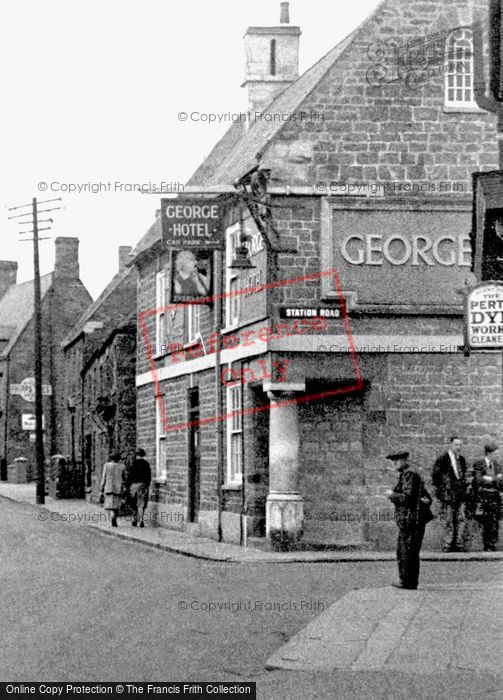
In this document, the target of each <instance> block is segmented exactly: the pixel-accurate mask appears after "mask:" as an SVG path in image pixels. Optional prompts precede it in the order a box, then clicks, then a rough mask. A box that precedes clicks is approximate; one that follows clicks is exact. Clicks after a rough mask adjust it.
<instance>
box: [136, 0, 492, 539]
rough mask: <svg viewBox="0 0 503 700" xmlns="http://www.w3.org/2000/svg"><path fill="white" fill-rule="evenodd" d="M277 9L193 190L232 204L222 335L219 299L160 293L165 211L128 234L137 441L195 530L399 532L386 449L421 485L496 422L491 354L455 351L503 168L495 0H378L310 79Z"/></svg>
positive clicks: (229, 535)
mask: <svg viewBox="0 0 503 700" xmlns="http://www.w3.org/2000/svg"><path fill="white" fill-rule="evenodd" d="M282 7H283V9H282V21H281V23H280V24H279V25H278V26H273V27H250V28H249V29H248V30H247V32H246V35H245V42H246V56H247V64H246V66H247V68H246V76H245V87H246V88H247V89H248V96H249V111H248V112H247V113H246V114H244V115H243V118H242V119H241V118H240V119H236V120H235V123H234V124H233V125H232V126H231V127H230V129H229V130H228V132H227V133H226V134H225V135H224V137H223V138H222V139H221V141H220V142H219V143H218V144H217V145H216V146H215V148H214V150H213V151H212V152H211V153H210V155H209V156H208V157H207V158H206V160H205V161H204V163H203V164H202V165H201V167H200V168H199V169H198V170H197V171H196V173H195V174H194V176H193V177H192V179H191V180H190V181H189V182H188V185H187V187H186V193H188V192H192V193H194V195H197V196H199V197H201V198H203V199H204V198H206V200H210V201H212V202H217V203H218V204H219V205H220V206H221V207H222V208H223V210H224V222H223V225H224V230H225V250H224V253H223V255H222V257H221V259H218V256H217V258H216V262H215V265H216V276H217V279H218V278H219V279H220V282H221V285H222V289H223V290H224V291H225V293H226V295H225V299H224V302H223V324H222V329H221V333H220V329H219V328H218V327H216V326H215V323H216V322H217V321H218V313H217V311H218V304H217V302H215V303H214V304H213V305H208V304H206V305H201V306H197V305H188V306H185V307H183V306H180V305H172V304H170V302H171V301H172V297H170V291H171V287H172V279H171V275H170V270H171V257H172V255H173V251H171V250H169V249H167V247H166V246H164V245H163V243H162V240H161V222H160V221H159V220H158V221H157V222H156V223H155V224H154V225H153V226H152V227H151V229H150V230H149V231H148V233H147V234H146V235H145V237H144V238H143V240H142V241H141V242H140V244H139V245H138V246H137V248H136V249H135V251H134V252H133V255H134V261H135V264H136V266H137V268H138V272H139V295H138V305H139V315H140V318H143V325H144V333H143V336H140V337H142V338H143V340H142V342H141V343H140V344H139V347H138V362H137V378H136V384H137V389H138V403H137V414H138V420H137V431H138V440H139V443H141V444H142V445H155V461H156V469H157V479H156V486H155V489H154V490H153V500H154V507H155V508H157V509H162V510H163V512H165V513H175V512H176V513H178V514H180V515H181V516H182V518H183V521H184V523H185V525H184V526H185V527H186V529H187V530H189V531H192V532H199V533H201V534H203V535H209V536H212V537H215V538H218V539H224V540H233V541H236V540H241V541H242V540H243V538H244V534H245V533H246V534H247V535H249V536H256V537H266V536H267V537H268V538H269V539H270V540H271V541H272V542H273V543H274V544H275V545H276V546H278V547H289V546H301V545H302V543H303V544H304V545H305V546H355V547H356V546H365V547H368V546H374V547H378V548H390V547H394V543H395V528H394V522H393V509H392V507H391V505H390V503H389V501H388V500H387V499H386V497H385V495H384V492H385V490H386V489H388V488H390V487H392V486H393V485H394V483H395V481H396V475H395V473H394V472H393V469H392V465H391V464H390V463H389V462H387V461H386V459H385V456H386V454H387V453H388V452H390V451H391V450H394V449H397V448H400V449H404V448H406V449H408V450H409V451H410V453H411V460H412V462H413V464H415V465H417V466H419V467H420V468H421V469H422V470H423V473H424V476H425V478H426V480H427V481H428V479H429V475H430V470H431V466H432V464H433V461H434V458H435V457H436V455H437V454H438V453H440V452H441V451H442V450H444V449H445V448H446V444H447V442H448V440H449V438H450V436H451V435H458V436H460V437H461V438H463V440H464V441H465V454H466V456H467V457H468V459H469V460H470V459H474V458H475V457H477V456H479V455H480V454H481V441H482V438H483V436H484V435H485V434H490V435H492V436H494V437H496V438H497V439H498V440H501V439H502V438H503V434H502V428H501V426H502V417H503V411H502V409H503V406H502V393H501V386H502V358H501V352H499V351H494V350H487V351H483V350H481V351H476V352H472V353H471V354H470V355H469V356H467V355H465V353H464V347H463V346H464V340H463V303H462V302H463V290H464V289H466V287H467V285H470V284H471V283H472V282H473V280H474V277H473V274H472V271H471V265H472V247H471V238H470V232H471V219H472V177H473V173H474V172H478V171H487V170H492V169H494V168H496V167H497V166H498V146H497V138H496V137H497V120H496V117H495V115H494V114H492V113H489V112H487V111H485V110H484V109H482V108H481V107H480V106H479V104H477V100H476V97H477V99H478V98H479V97H480V93H481V92H484V90H488V86H489V68H488V59H487V55H488V51H487V41H488V37H487V27H488V18H489V2H488V1H487V0H458V2H456V3H455V4H452V3H448V4H446V3H445V2H444V1H443V0H430V2H428V3H425V2H424V1H423V0H408V2H407V3H404V2H403V0H384V2H382V3H380V5H379V6H378V8H377V9H376V10H375V12H374V13H373V14H372V15H371V16H370V17H369V18H368V19H367V20H366V21H365V22H364V23H363V24H362V25H361V26H360V27H358V28H357V29H356V30H355V31H354V32H353V33H352V34H351V35H350V36H348V37H347V38H346V39H344V41H342V42H341V43H340V44H339V45H337V46H336V47H335V48H333V49H332V50H331V51H330V52H329V53H328V54H326V55H325V56H324V57H323V58H321V59H320V61H318V62H317V63H316V64H315V65H314V66H313V67H312V68H310V69H309V70H308V71H307V72H306V73H304V74H303V75H302V76H300V77H299V76H298V45H299V42H298V39H299V33H300V30H299V28H298V27H294V26H291V25H290V24H289V22H288V16H287V15H288V11H287V3H282ZM475 80H476V81H477V84H476V88H477V93H478V95H476V94H475V90H474V84H475ZM218 193H222V194H218ZM242 233H244V234H245V235H246V236H248V238H246V237H245V238H242V237H241V234H242ZM242 242H244V245H245V247H246V248H247V249H248V254H249V257H250V260H251V263H252V265H253V268H252V269H246V270H244V271H240V270H239V269H237V268H236V266H235V265H233V264H232V263H233V261H234V260H235V258H236V257H238V258H241V259H242V258H243V254H242V250H241V248H242ZM264 284H265V287H261V286H260V285H264ZM344 306H345V308H346V310H347V313H348V316H347V317H346V318H345V314H344V313H343V311H342V307H344ZM220 335H221V341H222V346H223V347H222V350H221V352H220V353H217V352H216V348H217V345H218V343H217V341H216V340H215V336H217V337H219V336H220ZM220 393H222V397H221V399H220ZM482 397H483V400H482ZM153 453H154V450H151V457H153V456H154V454H153ZM160 520H161V522H162V519H160ZM164 520H165V524H166V525H168V526H173V527H180V522H181V521H180V520H178V521H177V520H176V518H174V517H173V519H172V520H173V522H170V521H169V518H168V517H167V516H166V517H165V518H164ZM429 530H430V535H429V537H430V541H429V545H430V546H435V544H438V539H436V538H437V535H438V532H437V530H436V529H435V526H432V527H430V528H429Z"/></svg>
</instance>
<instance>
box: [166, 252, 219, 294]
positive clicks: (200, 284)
mask: <svg viewBox="0 0 503 700" xmlns="http://www.w3.org/2000/svg"><path fill="white" fill-rule="evenodd" d="M171 265H172V269H171V301H172V302H173V303H175V304H176V303H183V302H192V303H196V304H197V303H199V304H200V303H206V304H208V303H211V301H210V300H209V299H208V297H211V296H212V294H213V291H212V290H213V251H212V250H191V249H190V248H184V249H183V250H173V251H172V253H171Z"/></svg>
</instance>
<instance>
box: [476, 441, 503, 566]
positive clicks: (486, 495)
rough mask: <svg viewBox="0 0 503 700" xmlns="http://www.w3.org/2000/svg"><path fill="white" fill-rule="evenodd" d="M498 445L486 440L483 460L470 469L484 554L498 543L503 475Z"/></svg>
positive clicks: (492, 549) (493, 548)
mask: <svg viewBox="0 0 503 700" xmlns="http://www.w3.org/2000/svg"><path fill="white" fill-rule="evenodd" d="M498 451H499V450H498V443H497V442H495V441H494V440H491V439H488V440H486V442H485V445H484V454H485V456H484V457H483V459H480V460H478V461H477V462H475V463H474V464H473V466H472V468H471V470H470V471H471V475H472V478H473V481H472V495H473V502H474V505H475V513H479V517H480V522H481V524H482V539H483V542H484V551H485V552H494V551H495V549H496V545H497V543H498V536H499V521H500V517H501V491H502V489H503V474H502V469H501V465H500V464H499V462H498Z"/></svg>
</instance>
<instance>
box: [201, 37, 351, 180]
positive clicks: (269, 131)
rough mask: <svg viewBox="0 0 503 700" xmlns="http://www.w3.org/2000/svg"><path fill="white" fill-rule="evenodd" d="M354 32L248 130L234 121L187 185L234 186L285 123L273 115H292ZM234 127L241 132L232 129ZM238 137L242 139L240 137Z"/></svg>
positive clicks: (331, 64)
mask: <svg viewBox="0 0 503 700" xmlns="http://www.w3.org/2000/svg"><path fill="white" fill-rule="evenodd" d="M355 33H356V30H355V31H354V32H352V33H351V34H350V35H349V36H347V37H346V38H345V39H344V40H343V41H341V43H340V44H338V45H337V46H335V47H334V48H333V49H332V50H331V51H329V52H328V53H327V54H326V56H324V57H323V58H321V59H320V60H319V61H318V62H317V63H315V64H314V66H312V67H311V68H309V70H307V71H306V72H305V73H304V74H303V75H301V76H300V78H298V79H297V80H296V81H295V82H294V83H292V84H291V85H289V86H288V87H286V88H285V89H284V90H283V92H282V93H280V94H279V95H278V96H277V97H276V98H275V99H274V100H273V101H272V102H271V104H270V105H269V107H267V109H266V110H265V111H264V112H263V114H262V118H261V119H258V120H256V121H253V122H252V123H251V125H250V126H249V128H248V129H245V128H244V124H242V123H241V122H237V123H236V124H233V125H232V126H231V127H230V129H229V130H228V131H227V132H226V133H225V134H224V136H223V138H222V139H221V140H220V141H219V142H218V143H217V145H216V146H215V148H214V149H213V150H212V151H211V153H210V155H209V156H208V157H207V158H206V159H205V160H204V161H203V163H202V165H201V166H200V167H199V168H198V169H197V170H196V172H195V173H194V175H193V176H192V177H191V179H190V180H189V181H188V183H187V184H188V185H224V184H229V185H230V184H233V183H235V182H236V181H237V180H239V179H240V178H242V177H243V176H244V175H246V174H247V173H248V172H250V170H253V168H255V167H256V166H257V165H258V158H259V157H260V155H261V153H262V152H263V151H264V149H265V148H266V146H267V145H268V144H269V142H270V141H271V140H272V139H273V138H274V137H275V136H276V135H277V134H278V132H279V131H281V129H283V128H284V126H285V124H287V123H288V122H286V121H282V120H278V118H277V116H276V118H274V117H275V115H278V114H280V115H283V114H295V113H296V112H297V111H298V109H299V107H300V106H301V104H302V103H303V102H304V100H306V98H307V97H308V96H309V95H310V94H311V92H312V91H313V90H314V89H315V88H316V86H317V85H318V84H319V82H320V81H321V79H322V78H323V76H324V75H325V74H326V73H327V72H328V71H329V70H330V69H331V68H332V66H333V65H334V63H335V61H337V59H338V58H339V57H340V56H341V54H342V52H343V51H344V50H345V49H346V48H347V47H348V46H349V44H350V43H351V41H352V39H353V38H354V36H355ZM236 126H238V127H240V129H237V128H235V127H236ZM239 136H241V138H239Z"/></svg>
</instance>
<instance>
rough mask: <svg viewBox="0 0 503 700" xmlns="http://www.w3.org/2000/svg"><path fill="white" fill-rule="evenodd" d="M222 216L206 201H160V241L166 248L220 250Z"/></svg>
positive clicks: (217, 206)
mask: <svg viewBox="0 0 503 700" xmlns="http://www.w3.org/2000/svg"><path fill="white" fill-rule="evenodd" d="M222 216H223V214H222V210H221V207H220V205H219V204H216V203H215V202H212V201H209V200H203V199H200V198H199V199H194V198H192V199H187V198H183V199H161V225H162V240H163V242H164V244H165V246H166V247H168V248H207V249H212V250H215V249H218V248H221V247H222V239H223V229H222Z"/></svg>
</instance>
